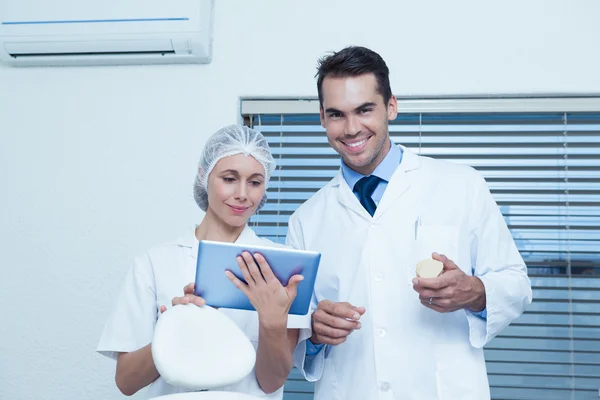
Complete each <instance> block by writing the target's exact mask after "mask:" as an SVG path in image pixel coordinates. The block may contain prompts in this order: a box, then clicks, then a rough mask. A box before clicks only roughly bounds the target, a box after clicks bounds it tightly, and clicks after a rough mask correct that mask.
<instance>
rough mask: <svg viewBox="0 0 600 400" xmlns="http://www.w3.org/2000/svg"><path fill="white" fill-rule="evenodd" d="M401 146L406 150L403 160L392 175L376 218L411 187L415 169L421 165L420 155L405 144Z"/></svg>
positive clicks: (378, 207)
mask: <svg viewBox="0 0 600 400" xmlns="http://www.w3.org/2000/svg"><path fill="white" fill-rule="evenodd" d="M400 147H401V148H402V151H403V152H404V153H403V156H402V162H401V163H400V165H398V168H396V171H395V172H394V174H393V175H392V178H391V179H390V182H389V183H388V185H387V188H386V189H385V192H384V193H383V197H382V198H381V201H380V202H379V205H378V206H377V210H376V211H375V215H374V216H373V218H374V219H379V218H381V217H382V216H383V215H384V214H385V212H386V211H387V210H388V209H389V208H390V207H391V206H393V205H394V203H396V201H398V199H399V198H400V197H402V195H404V194H405V193H406V192H407V191H408V190H409V189H410V188H411V184H412V181H413V180H414V178H415V175H416V174H415V173H414V171H416V170H417V169H418V168H419V167H420V164H421V160H420V159H419V156H417V155H416V154H415V153H413V152H412V151H410V150H408V149H407V148H406V147H404V146H400Z"/></svg>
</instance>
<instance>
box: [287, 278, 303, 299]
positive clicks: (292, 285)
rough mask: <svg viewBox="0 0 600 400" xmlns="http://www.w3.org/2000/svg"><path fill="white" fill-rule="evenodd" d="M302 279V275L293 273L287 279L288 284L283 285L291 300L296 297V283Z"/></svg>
mask: <svg viewBox="0 0 600 400" xmlns="http://www.w3.org/2000/svg"><path fill="white" fill-rule="evenodd" d="M303 280H304V277H303V276H302V275H294V276H292V277H291V278H290V280H289V281H288V285H287V286H286V287H285V289H286V290H287V292H288V296H289V297H290V299H291V300H294V299H295V298H296V295H297V294H298V285H299V284H300V282H302V281H303Z"/></svg>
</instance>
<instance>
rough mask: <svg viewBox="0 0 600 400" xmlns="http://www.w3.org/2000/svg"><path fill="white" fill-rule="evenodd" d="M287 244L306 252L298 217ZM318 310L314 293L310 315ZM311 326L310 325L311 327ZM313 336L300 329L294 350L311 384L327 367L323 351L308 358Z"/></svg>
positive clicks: (290, 225) (292, 220) (290, 226)
mask: <svg viewBox="0 0 600 400" xmlns="http://www.w3.org/2000/svg"><path fill="white" fill-rule="evenodd" d="M286 244H287V245H288V246H290V247H293V248H294V249H298V250H306V246H305V243H304V237H303V235H302V227H301V225H300V222H299V221H298V219H297V215H296V214H293V215H292V216H291V217H290V220H289V222H288V234H287V237H286ZM316 309H317V298H316V296H315V294H314V293H313V296H312V300H311V304H310V309H309V311H308V315H312V313H313V312H314V311H315V310H316ZM309 326H310V325H309ZM311 336H312V329H311V328H310V327H309V328H305V329H300V332H299V335H298V344H297V345H296V348H295V350H294V355H293V358H294V366H295V367H296V368H297V369H298V370H299V371H300V372H301V373H302V375H303V376H304V379H306V380H307V381H309V382H315V381H317V380H319V379H320V378H321V375H322V373H323V369H324V366H325V353H326V352H325V351H323V350H321V351H319V352H318V353H316V354H315V355H311V356H307V355H306V351H307V347H306V346H307V341H308V338H310V337H311Z"/></svg>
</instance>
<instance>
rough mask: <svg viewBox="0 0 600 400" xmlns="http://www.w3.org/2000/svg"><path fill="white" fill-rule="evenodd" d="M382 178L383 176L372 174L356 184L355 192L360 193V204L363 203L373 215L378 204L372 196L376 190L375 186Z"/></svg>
mask: <svg viewBox="0 0 600 400" xmlns="http://www.w3.org/2000/svg"><path fill="white" fill-rule="evenodd" d="M380 180H381V178H379V177H377V176H375V175H370V176H365V177H364V178H360V180H359V181H358V182H356V184H355V185H354V190H353V191H354V193H356V194H357V195H358V200H360V204H362V206H363V207H364V208H365V210H367V212H368V213H369V214H371V217H372V216H373V214H375V210H376V209H377V206H376V205H375V202H374V201H373V199H372V198H371V196H372V195H373V192H374V191H375V188H376V187H377V185H378V184H379V181H380Z"/></svg>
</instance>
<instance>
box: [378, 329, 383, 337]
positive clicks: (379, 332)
mask: <svg viewBox="0 0 600 400" xmlns="http://www.w3.org/2000/svg"><path fill="white" fill-rule="evenodd" d="M377 334H378V335H379V337H384V336H385V329H379V330H377Z"/></svg>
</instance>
